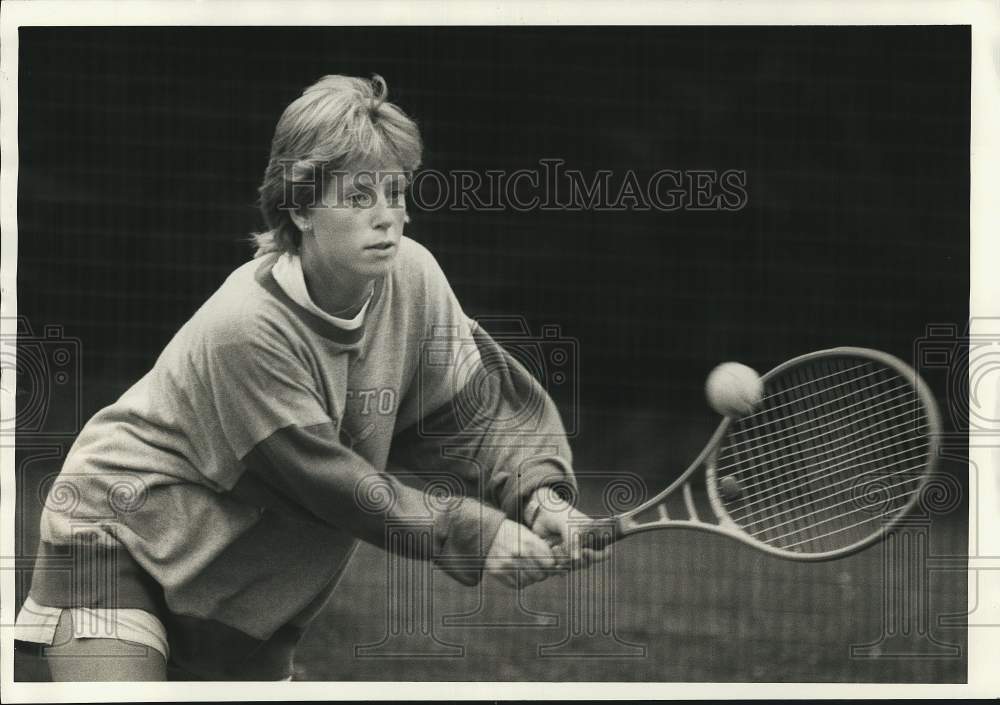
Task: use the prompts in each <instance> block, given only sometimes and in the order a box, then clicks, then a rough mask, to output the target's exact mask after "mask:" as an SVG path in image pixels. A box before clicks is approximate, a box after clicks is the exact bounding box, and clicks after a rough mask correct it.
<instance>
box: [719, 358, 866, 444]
mask: <svg viewBox="0 0 1000 705" xmlns="http://www.w3.org/2000/svg"><path fill="white" fill-rule="evenodd" d="M858 367H864V365H857V366H856V367H855V368H852V369H857V368H858ZM849 371H850V370H844V371H843V372H835V373H832V374H829V375H825V376H824V377H823V379H829V378H830V377H836V376H838V375H841V374H844V373H846V372H849ZM881 372H883V370H875V371H874V372H869V373H867V374H865V375H861V376H859V377H857V378H856V379H864V378H866V377H871V376H873V375H877V374H879V373H881ZM817 381H818V380H811V381H809V382H803V383H801V384H797V385H795V386H794V387H790V388H788V389H782V390H780V391H778V392H775V393H773V394H768V395H766V396H764V397H762V398H761V400H760V404H761V405H762V406H763V407H764V408H763V409H762V410H761V411H756V412H754V413H752V414H747V415H746V416H744V417H742V419H741V420H742V421H744V422H746V421H747V420H749V419H753V418H760V417H764V416H765V415H766V414H769V413H773V412H775V411H777V410H778V409H783V408H786V407H790V406H793V405H795V404H799V403H801V402H803V401H805V400H806V399H810V398H812V397H814V396H817V395H819V394H821V393H823V392H826V391H829V390H831V389H836V388H838V387H842V386H846V385H848V384H852V383H853V382H854V381H855V379H853V378H852V379H848V380H845V381H844V382H842V383H840V384H836V385H833V386H832V387H828V388H826V389H824V390H820V391H817V392H813V393H811V394H807V395H805V396H802V397H796V398H793V399H791V400H790V401H788V402H786V403H784V404H775V405H770V404H767V403H766V402H768V401H769V400H771V399H777V398H779V397H782V396H787V395H788V394H790V393H791V391H792V390H794V389H799V388H802V387H808V386H811V385H814V384H815V383H816V382H817ZM755 428H757V427H756V426H749V427H747V428H744V429H742V430H740V431H734V432H733V435H734V436H735V435H739V434H741V433H748V432H750V431H753V430H754V429H755Z"/></svg>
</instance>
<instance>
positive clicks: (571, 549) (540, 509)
mask: <svg viewBox="0 0 1000 705" xmlns="http://www.w3.org/2000/svg"><path fill="white" fill-rule="evenodd" d="M525 518H526V520H528V521H530V522H531V523H530V524H529V526H530V528H531V530H532V531H533V532H534V533H535V534H536V535H537V536H539V537H540V538H542V539H545V540H546V541H547V542H548V543H549V545H550V546H552V547H553V552H554V553H555V554H556V556H557V559H558V558H560V557H561V558H562V560H561V562H560V565H561V567H570V568H582V567H586V566H588V565H590V564H592V563H597V562H599V561H603V560H605V559H607V557H608V556H609V555H610V553H611V546H605V547H604V548H602V549H600V550H597V549H593V548H586V547H584V546H583V545H582V542H581V538H582V536H583V534H584V533H585V531H586V529H587V527H588V526H591V525H593V524H594V523H595V522H594V520H593V519H592V518H590V517H589V516H587V515H586V514H584V513H583V512H581V511H579V510H578V509H576V508H574V507H573V506H572V505H571V504H570V503H569V502H567V501H566V500H564V499H563V498H562V497H560V496H559V495H558V494H557V493H556V492H554V491H553V490H552V489H551V488H549V487H540V488H538V489H537V490H535V492H534V493H533V494H532V496H531V499H530V500H528V503H527V505H526V510H525Z"/></svg>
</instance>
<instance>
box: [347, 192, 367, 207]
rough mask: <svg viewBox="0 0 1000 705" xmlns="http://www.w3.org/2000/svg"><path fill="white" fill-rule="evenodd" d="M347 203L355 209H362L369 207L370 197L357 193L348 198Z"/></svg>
mask: <svg viewBox="0 0 1000 705" xmlns="http://www.w3.org/2000/svg"><path fill="white" fill-rule="evenodd" d="M347 203H348V204H349V205H351V206H353V207H354V208H361V207H364V206H367V205H368V196H367V195H365V194H363V193H355V194H352V195H350V196H348V197H347Z"/></svg>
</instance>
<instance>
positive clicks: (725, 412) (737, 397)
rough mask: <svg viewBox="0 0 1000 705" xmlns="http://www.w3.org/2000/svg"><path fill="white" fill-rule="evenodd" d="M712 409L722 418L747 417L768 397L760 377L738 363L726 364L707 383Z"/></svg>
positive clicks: (706, 394)
mask: <svg viewBox="0 0 1000 705" xmlns="http://www.w3.org/2000/svg"><path fill="white" fill-rule="evenodd" d="M705 396H706V397H707V398H708V405H709V406H711V407H712V408H713V409H715V411H716V412H718V413H719V414H720V415H722V416H729V417H739V416H746V415H747V414H749V413H750V412H751V411H753V410H754V408H755V407H756V406H757V404H759V403H760V400H761V399H762V398H763V396H764V383H763V382H761V379H760V375H758V374H757V373H756V372H754V371H753V370H752V369H750V368H749V367H747V366H746V365H741V364H740V363H738V362H723V363H722V364H721V365H719V366H718V367H716V368H715V369H714V370H712V371H711V372H710V373H709V374H708V379H707V380H706V381H705Z"/></svg>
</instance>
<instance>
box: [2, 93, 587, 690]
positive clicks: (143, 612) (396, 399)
mask: <svg viewBox="0 0 1000 705" xmlns="http://www.w3.org/2000/svg"><path fill="white" fill-rule="evenodd" d="M386 91H387V89H386V84H385V82H384V81H383V80H382V78H381V77H378V76H375V77H374V78H373V80H371V81H368V80H363V79H359V78H349V77H344V76H326V77H324V78H322V79H321V80H320V81H318V82H317V83H316V84H314V85H312V86H310V87H309V88H307V89H306V90H305V91H304V92H303V94H302V95H301V97H299V98H298V99H296V100H295V101H294V102H292V103H291V105H289V106H288V108H287V109H286V110H285V112H284V114H283V115H282V116H281V118H280V120H279V121H278V125H277V128H276V130H275V134H274V139H273V142H272V146H271V157H270V162H269V164H268V167H267V170H266V172H265V175H264V180H263V184H262V185H261V187H260V205H261V210H262V212H263V216H264V218H265V221H266V223H267V226H268V228H269V229H268V230H267V232H264V233H260V234H258V235H256V236H255V244H256V257H255V258H254V259H252V260H251V261H249V262H247V263H246V264H244V265H243V266H241V267H239V268H237V269H236V270H235V271H234V272H233V273H232V274H231V275H230V276H229V277H228V279H226V281H225V282H224V283H223V284H222V286H221V287H220V288H219V289H218V291H216V292H215V293H214V294H213V295H212V296H211V297H210V298H209V299H208V301H206V302H205V304H204V305H203V306H202V307H201V308H200V309H199V310H198V311H197V312H196V313H195V314H194V315H193V317H192V318H191V319H190V320H189V321H188V322H187V323H185V324H184V325H183V326H182V327H181V329H180V330H179V331H178V332H177V334H176V335H175V336H174V337H173V339H172V340H171V341H170V342H169V343H168V344H167V346H166V348H165V349H164V350H163V352H162V353H161V355H160V356H159V358H158V359H157V361H156V363H155V365H154V366H153V368H152V370H150V372H148V373H147V374H146V375H145V376H144V377H143V378H142V379H141V380H139V381H138V383H136V384H135V385H134V386H133V387H132V388H131V389H129V390H128V391H127V392H125V394H124V395H123V396H122V397H121V398H120V399H119V400H118V401H117V402H115V403H114V404H112V405H111V406H109V407H107V408H105V409H104V410H102V411H100V412H99V413H98V414H97V415H96V416H94V417H93V419H91V420H90V421H89V423H87V425H86V426H85V427H84V429H83V431H82V432H81V433H80V435H79V437H78V438H77V440H76V442H75V443H74V445H73V447H72V449H71V451H70V453H69V455H68V457H67V458H66V461H65V463H64V466H63V469H62V472H61V474H60V476H59V478H58V479H57V481H56V483H55V485H54V486H53V488H52V490H51V492H50V501H49V502H48V503H47V504H46V508H45V510H44V512H43V515H42V525H41V532H42V533H41V535H42V541H41V545H40V549H39V559H38V561H37V563H36V567H35V572H34V577H33V582H32V585H31V590H30V594H29V597H28V599H27V600H26V602H25V604H24V606H23V607H22V609H21V611H20V613H19V615H18V620H17V626H16V630H15V637H16V638H17V639H19V640H23V641H29V642H36V643H42V644H50V645H52V648H50V649H48V650H47V654H48V655H49V656H50V658H49V659H48V662H49V664H50V667H51V671H52V674H53V678H54V679H55V680H68V681H74V680H108V681H113V680H162V679H165V678H167V677H170V678H178V679H211V680H238V679H253V680H269V679H275V680H277V679H287V678H290V676H291V673H292V663H293V656H294V652H295V647H296V644H297V643H298V641H299V639H300V637H301V636H302V634H303V632H304V630H305V629H306V628H307V626H308V625H309V623H310V622H311V621H312V620H313V619H314V618H315V617H316V616H317V614H319V613H320V611H321V610H322V609H323V606H324V605H325V604H326V602H327V600H328V598H329V597H330V596H331V593H332V592H333V590H334V588H335V586H336V584H337V581H338V579H339V577H340V576H341V574H342V572H343V570H344V567H345V565H346V563H347V561H348V558H349V557H350V555H351V552H352V551H353V550H354V548H355V545H356V543H357V540H358V539H362V540H365V541H368V542H371V543H373V544H375V545H379V546H384V547H386V548H387V549H389V550H396V551H404V553H405V555H406V556H408V557H411V558H418V559H422V560H430V561H434V562H436V564H437V565H438V566H439V567H440V569H441V570H443V571H445V572H447V573H448V574H450V575H451V576H452V577H454V578H455V579H456V580H458V581H460V582H461V583H463V584H466V585H473V584H476V583H477V582H478V581H479V580H480V579H481V577H482V575H483V573H484V572H485V573H487V574H492V575H495V576H496V577H497V578H499V579H500V580H501V581H503V582H505V583H507V584H509V585H513V584H518V581H517V580H516V577H515V571H516V572H517V573H519V575H520V584H522V585H524V584H530V583H532V582H535V581H538V580H542V579H544V578H545V577H547V576H548V575H551V574H552V573H553V572H554V569H555V568H556V567H557V561H556V557H555V556H554V554H553V551H552V549H551V548H550V546H551V545H555V544H563V545H566V546H570V543H569V541H570V537H571V530H570V525H571V523H572V522H575V521H585V520H586V518H585V517H583V515H581V514H579V513H578V512H576V510H574V509H572V508H571V507H570V505H569V504H568V502H567V501H566V499H565V497H564V495H565V492H563V493H562V494H560V493H559V492H557V491H556V490H555V488H558V487H562V488H572V487H573V486H574V485H573V483H574V480H573V473H572V470H571V455H570V449H569V447H568V445H567V443H566V439H565V433H564V429H563V426H562V423H561V420H560V418H559V415H558V412H557V410H556V408H555V406H554V405H553V403H552V401H551V400H550V399H549V398H548V396H547V395H546V394H545V392H544V390H543V389H542V387H541V385H539V384H538V382H537V381H536V380H535V379H533V378H532V377H531V375H530V374H528V373H527V372H526V371H525V370H524V369H523V368H522V367H521V366H520V365H518V364H517V363H516V361H514V360H513V359H512V358H511V357H510V356H509V355H508V354H507V353H506V352H505V351H504V350H503V349H502V348H501V347H500V346H499V345H497V343H496V342H495V341H494V340H493V339H492V338H491V337H490V336H489V335H488V334H487V333H486V332H485V331H484V330H482V329H481V328H480V327H478V326H477V325H476V324H475V322H473V321H472V320H471V319H469V318H468V317H467V316H466V315H465V313H464V312H463V310H462V308H461V306H460V305H459V302H458V301H457V300H456V298H455V295H454V293H453V292H452V289H451V287H450V286H449V284H448V281H447V279H446V278H445V275H444V274H443V273H442V271H441V269H440V268H439V266H438V264H437V262H436V261H435V259H434V258H433V256H432V255H431V254H430V253H429V252H428V251H427V250H426V249H425V248H423V247H422V246H421V245H419V244H417V243H416V242H414V241H413V240H410V239H408V238H407V237H405V236H404V235H403V229H404V225H405V223H406V222H407V221H408V218H407V215H406V208H405V187H406V176H407V174H410V173H412V172H413V171H414V170H415V169H417V167H418V166H419V164H420V161H421V152H422V145H421V139H420V135H419V132H418V129H417V127H416V125H415V124H414V123H413V121H412V120H410V119H409V118H408V117H407V116H406V115H405V114H404V113H403V112H402V111H401V110H400V109H399V108H398V107H396V106H395V105H393V104H392V103H390V102H387V100H386ZM428 341H430V342H432V343H433V346H432V348H429V347H428ZM431 349H432V350H433V355H431V354H424V353H425V352H429V351H430V350H431ZM539 401H540V402H541V403H537V402H539ZM532 404H534V407H532ZM535 407H537V411H535V412H533V414H532V418H530V419H524V418H523V413H522V412H523V409H525V408H535ZM512 418H514V419H516V418H521V419H522V424H521V425H522V426H523V427H524V429H527V430H526V431H521V430H520V427H513V426H512V425H511V424H510V423H509V421H510V419H512ZM527 431H530V433H528V432H527ZM395 468H401V469H404V470H406V471H407V472H409V473H414V474H415V475H417V476H423V477H426V478H428V479H437V480H439V482H437V485H436V487H437V489H436V490H435V493H434V494H433V496H432V495H431V493H429V492H428V491H425V490H424V489H421V488H418V487H416V486H411V485H410V484H404V483H402V482H400V480H399V479H398V478H396V477H394V475H393V474H391V473H390V472H387V470H389V469H395ZM123 477H125V478H126V484H127V485H128V486H129V489H128V491H127V492H125V494H124V495H123V494H122V487H123V485H122V482H123V480H122V478H123ZM442 478H444V483H445V485H447V486H451V487H454V488H457V489H455V490H454V491H453V493H452V495H451V496H446V497H442V496H441V495H440V488H441V487H442V486H444V485H442V483H441V482H440V480H441V479H442ZM129 483H131V484H129ZM449 483H450V484H449ZM67 493H69V494H70V495H71V496H72V499H73V502H72V505H73V506H72V508H71V510H70V509H67V507H66V505H65V504H61V503H60V501H61V500H62V499H65V497H66V496H67ZM123 496H124V498H125V499H124V500H123ZM525 524H527V526H525ZM529 527H530V529H531V530H529ZM389 536H404V537H406V536H409V537H411V538H413V540H400V541H395V540H389V539H387V537H389ZM414 537H415V538H414ZM420 537H426V540H424V539H421V538H420ZM401 547H405V548H401ZM571 551H572V556H571V558H572V559H573V561H575V563H574V565H584V564H586V563H587V562H590V561H594V560H600V559H601V558H603V554H600V553H595V552H592V551H583V550H581V549H580V548H579V547H578V546H571ZM66 556H70V557H71V561H70V563H71V564H72V568H71V569H67V567H66V566H67V564H66V562H65V560H63V562H60V559H61V558H62V559H64V558H65V557H66ZM53 566H55V567H53ZM369 598H370V596H369V595H343V596H342V599H345V600H357V599H362V600H367V599H369Z"/></svg>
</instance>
